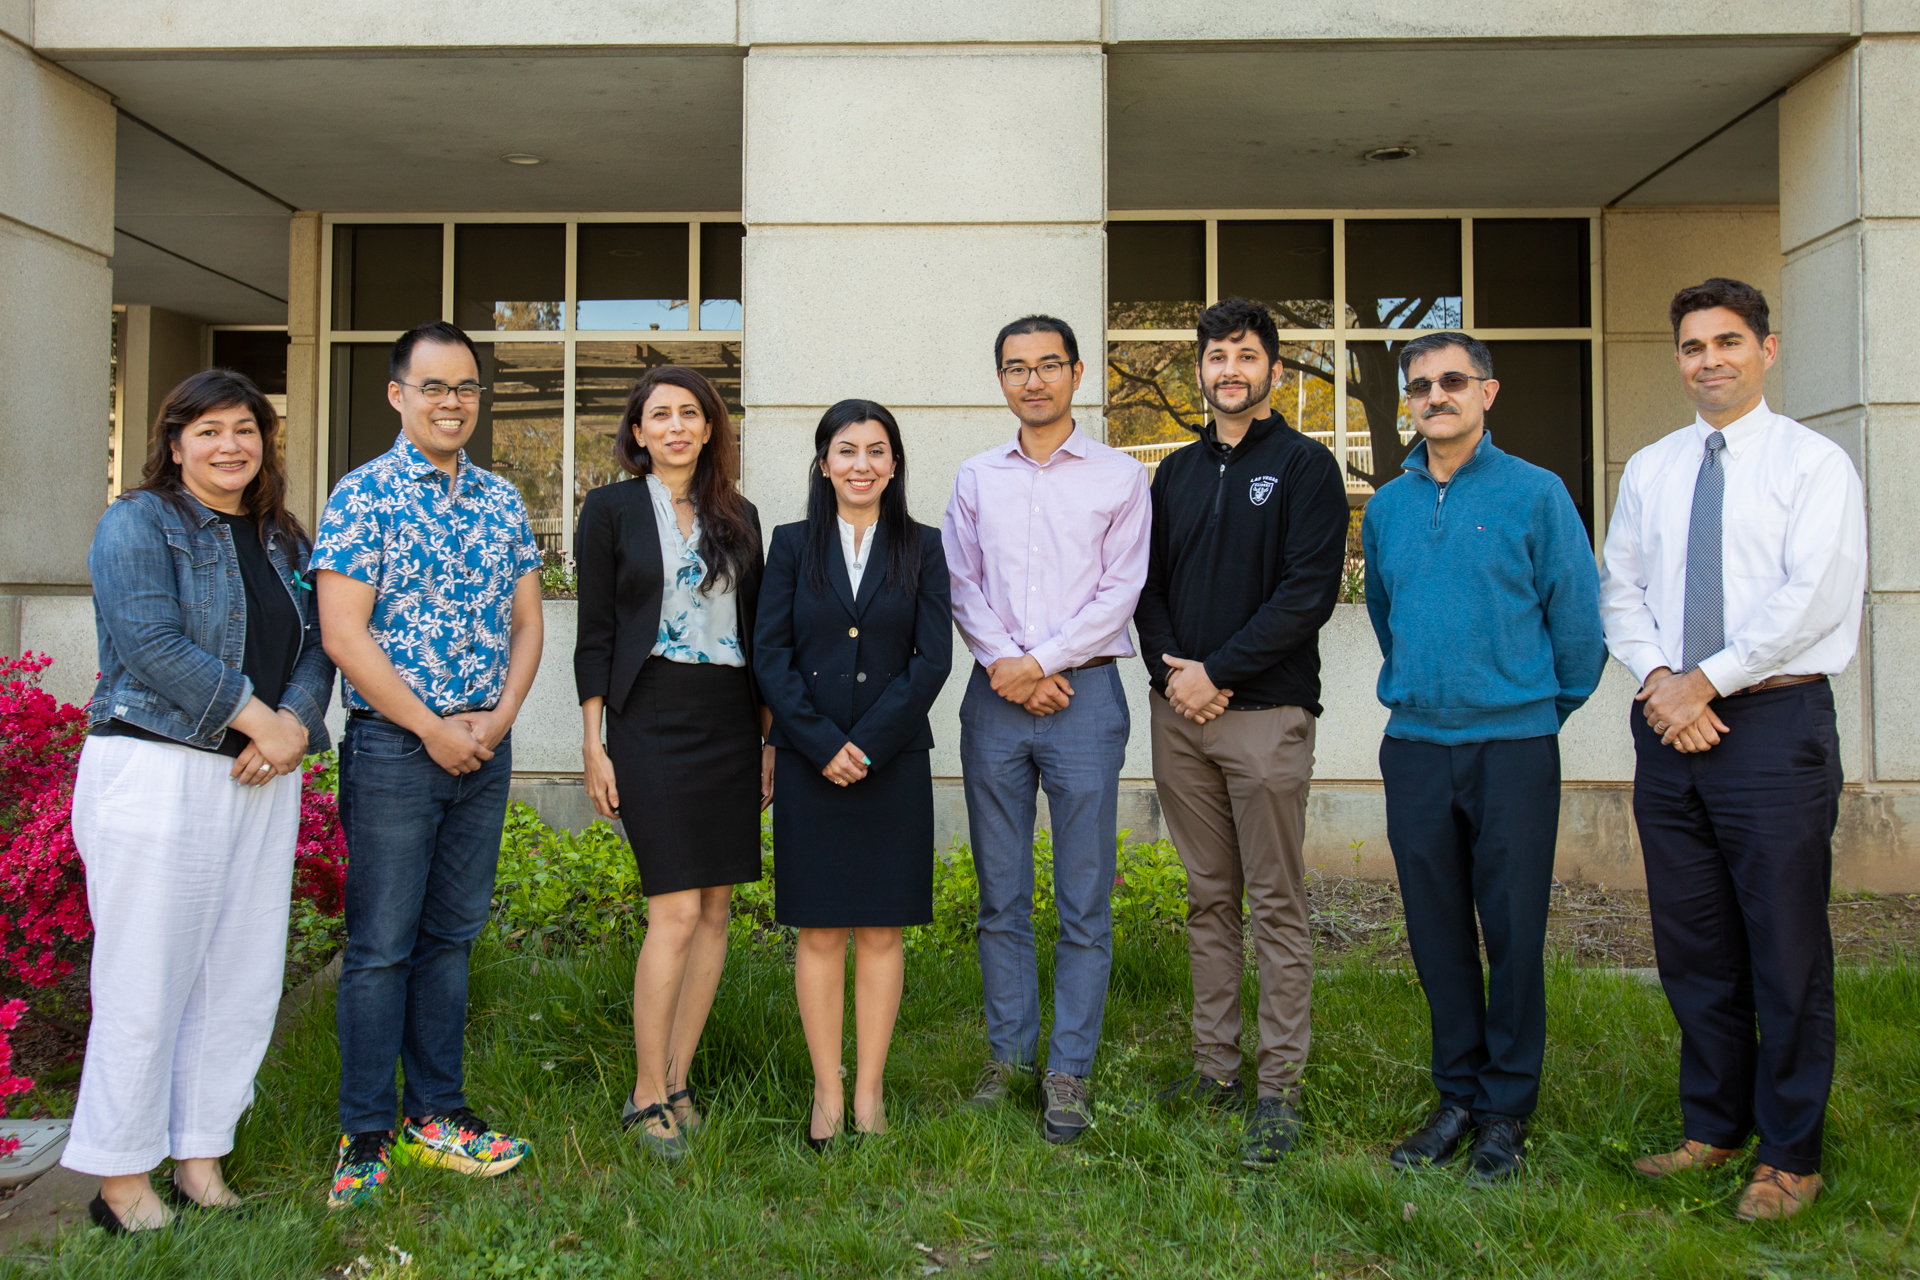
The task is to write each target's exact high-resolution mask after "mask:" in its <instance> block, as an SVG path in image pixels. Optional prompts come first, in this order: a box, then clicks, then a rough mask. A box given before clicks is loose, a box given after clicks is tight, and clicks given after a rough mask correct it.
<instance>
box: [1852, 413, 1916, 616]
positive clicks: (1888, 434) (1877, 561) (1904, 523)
mask: <svg viewBox="0 0 1920 1280" xmlns="http://www.w3.org/2000/svg"><path fill="white" fill-rule="evenodd" d="M1866 417H1867V423H1866V442H1867V467H1866V470H1865V472H1864V473H1863V474H1864V478H1865V480H1866V486H1867V512H1868V516H1869V519H1868V522H1867V548H1868V551H1867V563H1868V573H1869V575H1870V576H1869V578H1868V582H1869V583H1870V584H1871V588H1872V589H1873V590H1874V591H1920V520H1915V519H1914V518H1913V513H1914V503H1913V477H1914V475H1915V470H1916V468H1917V467H1920V405H1911V404H1901V405H1888V404H1877V405H1873V406H1871V407H1869V408H1868V410H1867V415H1866Z"/></svg>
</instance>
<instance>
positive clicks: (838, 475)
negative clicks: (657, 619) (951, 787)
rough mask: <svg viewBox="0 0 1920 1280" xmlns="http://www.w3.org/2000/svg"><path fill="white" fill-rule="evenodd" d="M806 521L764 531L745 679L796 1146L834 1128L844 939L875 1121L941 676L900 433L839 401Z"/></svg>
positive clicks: (858, 1102) (917, 913) (861, 1120)
mask: <svg viewBox="0 0 1920 1280" xmlns="http://www.w3.org/2000/svg"><path fill="white" fill-rule="evenodd" d="M813 441H814V465H813V467H812V468H811V469H810V472H809V475H810V487H809V491H808V495H807V518H806V519H805V520H804V521H802V522H800V523H797V524H788V525H782V526H780V527H779V528H778V529H775V530H774V531H773V546H772V548H771V550H770V551H769V552H768V555H767V567H766V576H765V577H764V579H763V580H762V583H761V587H760V600H759V618H758V621H757V624H756V626H755V630H754V655H753V664H754V673H755V675H756V676H758V678H759V683H760V690H761V695H762V696H763V697H764V698H765V699H766V702H767V706H768V707H769V708H770V709H771V710H772V712H773V730H772V734H771V736H770V737H769V738H768V741H769V743H771V745H772V746H774V747H775V748H776V749H777V751H776V758H775V765H774V771H775V772H774V779H775V782H774V790H775V792H776V793H777V794H778V795H779V797H780V803H779V804H777V805H775V806H774V810H773V868H774V876H773V885H774V889H773V893H774V909H773V910H774V918H775V919H776V920H778V921H779V922H780V923H781V924H784V925H790V926H792V927H794V928H797V929H798V930H799V931H800V946H799V953H798V955H797V957H796V959H795V962H794V975H793V976H794V989H795V991H796V993H797V995H798V997H799V1003H800V1021H801V1023H802V1025H803V1026H804V1027H805V1028H806V1033H807V1051H808V1053H809V1055H810V1056H811V1057H812V1059H813V1075H814V1083H813V1111H812V1114H811V1116H810V1117H809V1120H808V1124H807V1140H808V1142H809V1143H811V1144H812V1145H813V1146H814V1147H815V1148H816V1149H817V1148H820V1147H823V1146H824V1145H825V1144H826V1142H827V1140H828V1139H830V1138H832V1137H833V1136H834V1135H835V1134H837V1133H838V1132H839V1131H840V1128H841V1124H842V1121H843V1118H844V1115H845V1099H844V1097H843V1095H842V1091H841V1075H842V1072H841V1067H840V1043H841V1023H842V1018H843V1015H844V1011H845V1007H846V991H845V975H846V962H847V934H848V931H849V930H851V931H852V934H853V943H854V969H853V975H854V977H853V987H854V1026H855V1034H856V1041H857V1046H858V1047H857V1050H856V1056H857V1062H858V1068H857V1072H856V1074H855V1076H854V1087H853V1124H854V1128H855V1130H856V1131H858V1132H862V1133H879V1132H881V1131H882V1130H883V1129H884V1128H885V1127H886V1113H885V1110H884V1108H883V1106H882V1103H881V1076H882V1074H883V1073H884V1071H885V1069H886V1064H887V1048H888V1045H889V1043H890V1042H891V1041H892V1039H893V1022H894V1016H895V1015H896V1014H897V1013H898V1012H899V1010H900V988H901V983H902V981H903V980H904V978H905V972H906V971H905V965H904V960H903V956H902V952H901V937H900V932H901V929H902V928H903V927H904V926H906V925H910V924H929V923H931V922H932V920H933V775H932V769H931V765H930V763H929V761H930V755H931V752H932V749H933V730H932V729H931V728H930V727H929V726H928V724H927V712H928V710H929V709H930V708H931V707H932V706H933V700H934V698H935V697H937V696H938V695H939V693H940V686H941V685H943V684H945V683H946V680H947V672H948V670H949V669H950V668H951V666H952V664H953V630H952V628H953V609H952V606H951V604H950V603H949V602H948V596H947V590H948V588H947V561H946V556H945V555H944V554H943V553H942V551H941V549H940V532H939V530H937V529H929V528H927V527H926V526H924V525H920V524H916V523H914V521H913V519H912V517H910V516H909V515H908V514H907V497H906V484H907V458H906V451H905V449H904V448H903V447H902V446H901V443H900V426H899V424H898V423H896V422H895V421H894V419H893V415H892V414H891V413H889V412H887V410H886V409H885V408H884V407H882V406H880V405H877V404H875V403H873V402H872V401H871V400H842V401H841V402H840V403H839V404H836V405H834V406H833V407H832V408H831V409H828V410H827V412H826V414H825V415H824V416H823V417H822V418H821V419H820V427H819V429H818V430H817V431H816V432H814V437H813Z"/></svg>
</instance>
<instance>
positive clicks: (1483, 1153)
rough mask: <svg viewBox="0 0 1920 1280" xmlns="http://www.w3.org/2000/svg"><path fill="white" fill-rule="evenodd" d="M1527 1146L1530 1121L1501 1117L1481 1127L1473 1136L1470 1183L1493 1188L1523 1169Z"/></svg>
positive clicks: (1469, 1166)
mask: <svg viewBox="0 0 1920 1280" xmlns="http://www.w3.org/2000/svg"><path fill="white" fill-rule="evenodd" d="M1526 1145H1527V1122H1526V1121H1525V1120H1510V1119H1508V1118H1507V1117H1505V1116H1497V1117H1495V1118H1494V1119H1492V1120H1489V1121H1487V1122H1486V1123H1485V1124H1483V1125H1481V1126H1480V1132H1479V1133H1478V1134H1477V1135H1475V1137H1474V1139H1473V1155H1472V1157H1471V1159H1470V1160H1469V1163H1468V1168H1467V1185H1468V1186H1474V1187H1490V1186H1492V1185H1493V1184H1494V1183H1496V1182H1502V1181H1505V1180H1506V1179H1508V1178H1511V1177H1513V1176H1514V1175H1515V1174H1517V1173H1519V1172H1520V1153H1521V1151H1523V1150H1524V1149H1525V1148H1526Z"/></svg>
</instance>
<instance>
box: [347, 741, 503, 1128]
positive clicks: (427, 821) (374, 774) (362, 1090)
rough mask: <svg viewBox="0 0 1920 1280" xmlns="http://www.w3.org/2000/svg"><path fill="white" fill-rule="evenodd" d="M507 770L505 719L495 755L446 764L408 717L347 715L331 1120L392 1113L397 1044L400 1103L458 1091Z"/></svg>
mask: <svg viewBox="0 0 1920 1280" xmlns="http://www.w3.org/2000/svg"><path fill="white" fill-rule="evenodd" d="M512 780H513V735H512V734H511V733H509V734H508V735H507V736H506V737H505V738H503V739H502V740H501V742H500V745H499V746H498V747H496V748H494V752H493V759H491V760H489V761H487V762H486V763H485V764H483V765H481V766H480V768H479V769H477V770H475V771H474V772H472V773H467V774H461V775H459V776H457V777H456V776H455V775H453V774H450V773H448V772H447V771H446V770H445V769H442V768H441V767H440V766H439V765H437V764H435V763H434V762H433V757H432V756H430V755H428V754H427V749H426V747H425V746H423V745H422V744H421V742H420V739H419V738H417V737H415V736H414V735H413V734H411V733H409V732H407V731H406V730H405V729H401V728H399V727H397V726H395V725H389V724H383V723H381V722H380V721H377V720H349V721H348V722H347V732H346V738H345V741H344V742H343V744H342V747H341V751H340V823H341V826H342V828H343V829H344V830H345V832H346V837H347V892H346V905H347V949H346V958H345V960H344V961H343V962H342V963H341V968H340V995H339V1003H338V1011H337V1015H336V1016H337V1019H338V1027H339V1037H340V1131H341V1132H342V1133H365V1132H367V1131H369V1130H374V1129H391V1128H393V1127H394V1110H393V1108H394V1087H393V1063H394V1059H395V1058H398V1059H399V1060H400V1063H401V1066H402V1067H403V1068H404V1070H405V1073H406V1094H405V1097H404V1098H403V1099H402V1100H401V1101H402V1103H403V1110H402V1112H401V1114H402V1115H406V1116H429V1115H442V1114H445V1113H446V1112H448V1111H451V1110H453V1109H454V1108H456V1107H462V1106H465V1105H466V1092H465V1088H464V1084H465V1077H464V1074H463V1072H462V1066H461V1051H462V1048H463V1043H464V1040H465V1037H466V1028H467V956H468V953H469V952H471V951H472V949H473V940H474V939H475V938H477V937H478V936H480V930H481V929H482V928H483V927H484V926H485V925H486V923H487V912H488V909H489V907H490V906H491V904H492V900H493V875H494V869H495V867H496V866H497V865H498V863H499V861H500V829H501V826H502V824H503V823H504V822H505V820H506V814H507V786H508V784H509V783H510V782H511V781H512Z"/></svg>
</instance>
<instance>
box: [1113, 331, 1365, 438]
mask: <svg viewBox="0 0 1920 1280" xmlns="http://www.w3.org/2000/svg"><path fill="white" fill-rule="evenodd" d="M1197 355H1198V352H1197V350H1196V348H1195V345H1194V344H1193V343H1191V342H1110V343H1108V345H1107V438H1108V442H1109V443H1111V444H1116V445H1141V444H1181V443H1185V442H1186V441H1188V440H1191V439H1192V438H1193V436H1194V434H1195V433H1196V432H1198V431H1199V430H1200V428H1201V427H1203V426H1205V425H1206V422H1207V419H1208V417H1209V416H1210V410H1209V409H1208V407H1207V403H1206V401H1205V400H1204V399H1202V398H1201V395H1200V384H1199V380H1198V378H1197V376H1196V370H1195V360H1196V357H1197ZM1333 395H1334V388H1333V344H1332V343H1329V342H1287V341H1283V342H1282V343H1281V344H1280V363H1279V365H1278V367H1276V368H1275V370H1274V377H1273V404H1274V407H1275V408H1277V409H1278V410H1279V411H1280V414H1281V416H1282V417H1283V418H1284V419H1285V420H1286V422H1287V424H1288V425H1289V426H1291V427H1293V428H1294V429H1295V430H1296V431H1301V432H1305V433H1306V434H1308V435H1310V436H1313V437H1314V438H1316V439H1318V440H1320V442H1321V443H1323V444H1326V445H1328V446H1331V445H1332V443H1333Z"/></svg>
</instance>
